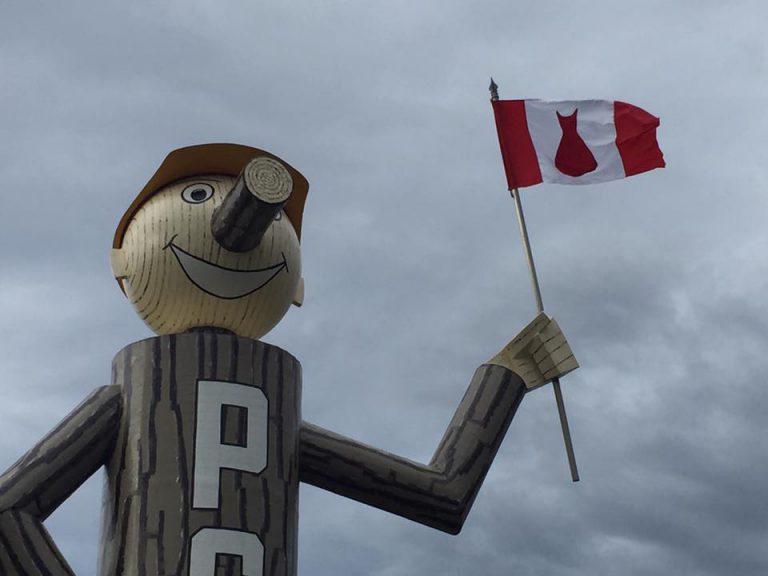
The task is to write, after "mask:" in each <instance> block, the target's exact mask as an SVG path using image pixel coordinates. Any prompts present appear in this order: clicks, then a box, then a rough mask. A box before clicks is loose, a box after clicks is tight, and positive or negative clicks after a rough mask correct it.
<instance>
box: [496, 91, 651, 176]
mask: <svg viewBox="0 0 768 576" xmlns="http://www.w3.org/2000/svg"><path fill="white" fill-rule="evenodd" d="M492 103H493V113H494V116H495V117H496V129H497V130H498V132H499V144H500V145H501V155H502V157H503V159H504V169H505V171H506V173H507V183H508V185H509V188H510V190H511V189H513V188H523V187H525V186H533V185H534V184H539V183H541V182H557V183H559V184H594V183H596V182H607V181H608V180H616V179H619V178H625V177H627V176H632V175H634V174H639V173H641V172H646V171H648V170H653V169H654V168H662V167H663V166H664V156H663V154H662V153H661V149H660V148H659V145H658V143H657V142H656V128H657V127H658V126H659V119H658V118H657V117H656V116H653V115H651V114H649V113H648V112H646V111H645V110H643V109H642V108H638V107H637V106H633V105H632V104H627V103H625V102H610V101H607V100H578V101H561V102H545V101H542V100H494V101H493V102H492Z"/></svg>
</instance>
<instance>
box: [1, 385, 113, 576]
mask: <svg viewBox="0 0 768 576" xmlns="http://www.w3.org/2000/svg"><path fill="white" fill-rule="evenodd" d="M119 419H120V390H119V389H118V388H116V387H114V386H105V387H103V388H100V389H98V390H96V391H95V392H93V393H92V394H91V395H90V396H89V397H88V398H86V400H85V401H83V402H82V403H81V404H80V406H78V407H77V408H75V410H73V411H72V412H71V413H70V414H69V415H68V416H67V417H66V418H65V419H64V420H62V422H61V423H60V424H59V425H58V426H56V428H54V429H53V430H52V431H51V432H50V433H49V434H48V435H47V436H46V437H45V438H43V440H41V441H40V442H39V443H38V444H37V445H36V446H35V447H34V448H33V449H32V450H30V451H29V452H27V453H26V454H25V455H24V456H23V457H22V458H21V459H20V460H19V461H18V462H16V464H14V465H13V466H12V467H11V468H10V469H9V470H8V471H7V472H6V473H5V474H3V476H2V477H0V573H1V574H3V575H7V576H22V575H23V576H36V575H38V574H39V575H44V574H45V575H49V574H50V575H56V576H58V575H60V574H61V575H64V574H66V575H69V574H72V572H71V570H70V568H69V566H68V565H67V563H66V561H65V560H64V559H63V557H62V556H61V554H60V553H59V552H58V550H57V549H56V547H55V545H54V544H53V542H52V541H51V539H50V537H49V536H48V532H47V531H46V530H45V528H44V527H43V525H42V522H43V520H45V519H46V518H47V517H48V516H49V515H50V514H52V513H53V511H54V510H56V508H57V507H58V506H59V505H60V504H61V503H62V502H64V500H66V499H67V498H68V497H69V496H70V495H71V494H72V493H73V492H74V491H75V490H76V489H77V488H78V487H79V486H80V485H81V484H82V483H83V482H84V481H85V480H86V479H87V478H88V477H90V476H91V475H92V474H93V473H94V472H95V471H96V470H97V469H98V468H99V467H100V466H101V465H102V464H103V463H104V461H105V460H106V458H107V454H108V453H109V450H110V449H111V447H112V444H113V441H114V438H115V435H116V432H117V429H118V426H119Z"/></svg>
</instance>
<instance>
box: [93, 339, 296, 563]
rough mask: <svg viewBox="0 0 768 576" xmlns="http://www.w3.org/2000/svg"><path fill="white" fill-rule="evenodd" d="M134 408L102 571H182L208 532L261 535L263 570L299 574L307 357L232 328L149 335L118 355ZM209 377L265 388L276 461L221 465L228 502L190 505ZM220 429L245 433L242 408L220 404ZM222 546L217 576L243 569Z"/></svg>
mask: <svg viewBox="0 0 768 576" xmlns="http://www.w3.org/2000/svg"><path fill="white" fill-rule="evenodd" d="M113 377H114V383H115V384H116V385H118V386H120V387H121V388H122V390H123V402H124V406H125V408H124V414H123V419H122V425H121V428H120V432H119V436H118V439H117V443H116V447H115V450H114V453H113V455H112V458H111V460H110V461H109V463H108V466H107V470H108V475H107V478H108V481H107V487H106V494H105V510H104V525H103V533H102V540H103V543H102V556H101V559H100V562H99V574H100V575H101V576H114V575H121V576H134V575H135V576H139V575H142V576H143V575H146V576H171V575H173V576H183V575H185V574H187V573H188V565H189V557H190V540H191V538H192V537H193V536H194V535H195V534H196V533H197V532H198V531H200V530H201V529H204V528H222V529H230V530H238V531H245V532H249V533H255V534H257V535H258V537H259V539H260V540H261V542H262V543H263V545H264V574H268V575H270V576H294V575H295V574H296V537H297V526H298V502H297V500H298V482H299V476H298V432H299V423H300V421H301V415H300V391H301V387H300V378H301V367H300V365H299V363H298V362H297V361H296V359H295V358H293V357H292V356H291V355H290V354H288V353H287V352H285V351H283V350H281V349H280V348H277V347H274V346H270V345H267V344H263V343H260V342H256V341H254V340H251V339H248V338H239V337H237V336H234V335H228V334H220V333H212V332H197V333H188V334H179V335H169V336H161V337H157V338H150V339H148V340H144V341H141V342H137V343H134V344H131V345H130V346H128V347H126V348H125V349H123V350H122V351H121V352H120V353H118V355H117V356H116V357H115V360H114V362H113ZM199 380H221V381H226V382H236V383H239V384H242V385H244V386H252V387H257V388H260V389H261V390H262V391H263V393H264V395H265V396H266V397H267V399H268V401H269V407H268V433H267V437H268V454H267V467H266V469H264V471H263V472H261V473H259V474H254V473H250V472H244V471H238V470H233V469H222V470H221V472H220V477H219V478H220V505H219V507H218V508H217V509H196V508H194V507H193V505H192V496H193V493H192V490H193V486H192V479H193V477H194V454H195V452H194V450H195V436H194V434H195V425H196V424H195V418H196V394H197V383H198V381H199ZM222 414H223V415H224V418H225V422H224V424H223V427H222V437H223V438H224V439H225V440H232V441H233V442H237V440H238V438H239V436H240V432H239V431H238V429H239V427H240V425H241V418H242V414H241V411H240V410H238V409H236V408H227V409H226V410H224V411H223V412H222ZM239 562H240V560H239V559H238V558H237V557H233V556H226V555H222V556H221V557H219V558H218V560H217V568H216V573H215V576H224V575H227V574H238V573H239V572H236V571H234V570H235V569H236V568H237V566H236V565H239Z"/></svg>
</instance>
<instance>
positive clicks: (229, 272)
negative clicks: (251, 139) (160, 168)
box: [112, 174, 301, 339]
mask: <svg viewBox="0 0 768 576" xmlns="http://www.w3.org/2000/svg"><path fill="white" fill-rule="evenodd" d="M193 184H204V185H205V186H210V187H211V188H213V191H214V192H213V195H212V196H211V197H210V198H209V199H208V200H205V201H203V202H200V203H189V202H186V201H184V199H183V191H184V190H185V188H187V187H189V186H191V185H193ZM234 184H235V178H233V177H230V176H223V175H215V174H214V175H210V176H208V177H204V176H201V177H199V178H197V177H196V178H191V179H186V180H182V181H179V182H175V183H173V184H170V185H168V186H167V187H165V188H163V189H161V190H159V191H158V192H157V193H156V194H154V195H153V196H152V197H151V198H150V199H149V200H147V202H146V203H144V204H143V205H142V206H141V208H140V209H139V210H138V211H137V212H136V213H135V214H134V215H133V219H132V220H131V221H130V222H129V223H128V225H127V228H126V230H125V235H124V237H123V239H122V247H121V249H120V250H121V252H119V253H113V256H112V261H113V263H115V264H116V265H117V266H116V269H115V273H116V275H117V276H120V277H121V281H122V285H123V287H124V289H125V294H126V296H127V297H128V299H129V300H130V302H131V304H132V305H133V306H134V308H135V309H136V312H137V313H138V314H139V316H140V317H141V319H142V320H143V321H144V322H145V323H146V324H147V325H148V326H149V327H150V328H151V329H152V331H153V332H155V333H156V334H177V333H182V332H184V331H186V330H189V329H190V328H194V327H200V326H215V327H218V328H224V329H227V330H231V331H232V332H235V333H236V334H239V335H241V336H245V337H249V338H254V339H256V338H260V337H262V336H263V335H264V334H266V333H267V332H268V331H269V330H271V329H272V328H273V327H274V326H275V325H276V324H277V323H278V322H279V321H280V319H281V318H282V317H283V316H284V315H285V313H286V312H287V311H288V309H289V308H290V306H291V302H292V300H293V296H294V295H295V294H296V289H297V287H298V283H299V279H300V278H301V250H300V246H299V240H298V237H297V236H296V231H295V230H294V228H293V225H292V224H291V222H290V221H289V220H288V218H287V217H285V216H284V215H283V216H282V217H281V218H280V219H279V220H272V221H271V224H270V225H269V227H268V228H267V230H266V232H265V233H264V236H263V238H262V240H261V242H260V243H259V245H258V246H257V247H256V248H254V249H253V250H250V251H248V252H242V253H241V252H231V251H229V250H226V249H225V248H223V247H222V246H221V245H220V244H219V243H218V242H217V241H216V240H215V238H214V237H213V232H212V231H211V219H212V215H213V213H214V211H215V210H216V208H217V207H218V206H220V205H221V203H222V202H223V200H224V198H225V196H226V195H227V193H228V192H229V191H230V190H231V189H232V187H233V186H234ZM180 251H181V252H180ZM182 252H183V253H186V254H188V255H189V258H191V259H193V260H197V261H198V262H197V264H196V268H195V269H192V268H190V267H189V266H187V265H183V264H182V260H181V259H180V258H179V256H178V255H180V254H181V253H182ZM281 264H284V266H280V265H281ZM185 266H187V267H186V268H185ZM270 269H274V274H272V273H269V270H270ZM258 271H263V277H262V274H256V276H257V278H252V276H254V272H258ZM240 283H242V285H243V286H244V287H245V288H244V289H243V290H242V291H241V292H240V294H239V295H237V296H233V295H231V294H224V293H222V292H220V291H219V288H220V287H221V286H225V287H227V286H234V285H236V284H238V285H239V284H240Z"/></svg>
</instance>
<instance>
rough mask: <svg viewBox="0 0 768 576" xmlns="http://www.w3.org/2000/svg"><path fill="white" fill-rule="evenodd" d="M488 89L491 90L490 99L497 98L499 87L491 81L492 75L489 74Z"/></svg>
mask: <svg viewBox="0 0 768 576" xmlns="http://www.w3.org/2000/svg"><path fill="white" fill-rule="evenodd" d="M488 90H490V91H491V101H494V100H498V99H499V87H498V86H497V85H496V82H494V81H493V76H491V85H490V86H488Z"/></svg>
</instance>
